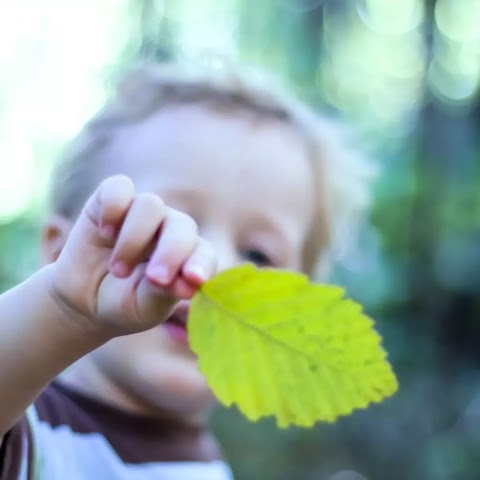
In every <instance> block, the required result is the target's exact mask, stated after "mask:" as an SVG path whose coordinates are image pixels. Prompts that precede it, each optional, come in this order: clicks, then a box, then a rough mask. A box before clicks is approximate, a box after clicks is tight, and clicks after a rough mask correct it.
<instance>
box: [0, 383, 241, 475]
mask: <svg viewBox="0 0 480 480" xmlns="http://www.w3.org/2000/svg"><path fill="white" fill-rule="evenodd" d="M34 475H35V476H34ZM28 478H30V479H35V480H37V479H45V480H46V479H48V480H56V479H64V478H68V479H69V480H86V479H90V478H102V479H105V480H107V479H122V480H123V479H125V480H130V479H135V480H137V479H138V480H140V479H147V478H148V479H149V480H155V479H159V480H160V479H168V480H174V479H175V480H176V479H178V480H180V479H186V478H188V479H192V480H195V479H199V480H200V479H202V480H203V479H205V480H207V479H208V480H214V479H215V480H227V479H228V480H230V479H231V478H232V477H231V473H230V470H229V469H228V467H227V466H226V464H225V463H224V462H223V461H222V460H221V455H220V452H219V449H218V446H217V444H216V442H215V440H214V438H213V437H212V435H211V434H210V433H209V432H208V431H206V430H205V429H204V428H201V427H193V426H185V425H182V424H179V423H176V422H168V421H164V420H162V421H160V420H152V419H150V418H145V417H140V416H136V415H133V414H129V413H125V412H123V411H120V410H117V409H115V408H113V407H111V406H109V405H106V404H103V403H100V402H98V401H96V400H93V399H91V398H89V397H87V396H85V395H82V394H80V393H78V392H76V391H74V390H72V389H71V388H68V387H66V386H65V385H63V384H61V383H60V382H54V383H52V384H51V385H50V386H49V387H48V388H47V389H46V390H45V391H44V392H43V394H42V395H41V396H40V397H39V398H38V400H37V401H36V402H35V404H34V406H33V408H31V409H30V410H29V412H28V414H27V415H26V416H25V417H24V418H22V420H21V421H20V422H19V423H18V424H17V425H16V426H15V427H14V428H13V429H12V430H11V431H10V432H9V433H8V434H7V436H6V437H5V439H4V444H3V446H2V448H1V450H0V480H17V479H18V480H27V479H28Z"/></svg>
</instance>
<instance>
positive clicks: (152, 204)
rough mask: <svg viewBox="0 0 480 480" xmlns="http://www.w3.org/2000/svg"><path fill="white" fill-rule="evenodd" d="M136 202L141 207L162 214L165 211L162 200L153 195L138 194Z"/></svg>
mask: <svg viewBox="0 0 480 480" xmlns="http://www.w3.org/2000/svg"><path fill="white" fill-rule="evenodd" d="M136 201H137V202H138V203H139V204H141V205H143V206H147V207H149V208H152V209H155V210H160V211H162V212H163V211H164V210H165V209H166V207H165V203H164V202H163V200H162V199H161V198H160V197H159V196H158V195H156V194H154V193H139V194H137V196H136Z"/></svg>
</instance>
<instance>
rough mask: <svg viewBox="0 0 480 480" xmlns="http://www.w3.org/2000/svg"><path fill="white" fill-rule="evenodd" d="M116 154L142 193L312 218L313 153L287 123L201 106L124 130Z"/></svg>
mask: <svg viewBox="0 0 480 480" xmlns="http://www.w3.org/2000/svg"><path fill="white" fill-rule="evenodd" d="M110 153H111V154H112V161H113V159H115V163H116V164H117V166H118V167H119V169H120V170H122V173H126V174H128V175H130V176H131V177H132V178H133V179H134V181H135V183H136V184H137V187H138V188H141V189H145V190H147V189H148V190H159V191H160V193H162V192H164V191H165V190H166V189H167V190H169V191H172V190H185V191H186V190H188V191H190V192H199V193H200V192H204V191H208V193H209V195H211V196H213V197H216V200H217V201H218V202H221V203H222V204H224V205H225V206H226V207H227V206H229V205H230V203H231V202H234V203H236V204H237V205H238V204H239V203H241V204H245V205H246V206H249V207H250V208H252V209H256V210H257V211H260V210H269V212H270V213H271V214H273V213H275V215H279V217H285V216H287V215H294V216H297V215H298V213H299V211H302V212H303V214H304V215H306V216H309V215H311V214H312V212H311V211H312V209H313V206H312V205H313V203H314V186H313V178H312V177H313V175H312V168H311V164H310V159H309V158H308V154H307V145H306V142H305V141H304V139H303V138H302V137H301V135H300V134H299V133H298V132H297V131H296V129H295V128H293V127H292V126H291V125H289V124H288V123H286V122H284V121H281V120H275V119H266V118H263V117H259V116H256V115H255V114H253V113H250V112H243V111H239V112H218V111H215V110H213V109H211V108H208V107H205V106H201V105H197V106H196V105H188V106H176V107H168V108H165V109H163V110H161V111H159V112H157V113H155V114H154V115H152V116H151V117H148V118H146V119H143V120H142V121H140V122H137V123H135V124H132V125H128V126H124V127H121V129H120V130H119V131H118V134H117V135H116V138H115V140H114V143H113V146H112V149H111V152H110Z"/></svg>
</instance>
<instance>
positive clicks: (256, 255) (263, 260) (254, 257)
mask: <svg viewBox="0 0 480 480" xmlns="http://www.w3.org/2000/svg"><path fill="white" fill-rule="evenodd" d="M242 255H243V258H245V260H246V261H247V262H252V263H254V264H255V265H257V266H259V267H271V266H273V261H272V259H271V258H270V257H269V256H268V255H267V254H266V253H265V252H263V251H262V250H258V249H256V248H247V249H245V250H243V251H242Z"/></svg>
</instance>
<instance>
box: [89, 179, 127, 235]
mask: <svg viewBox="0 0 480 480" xmlns="http://www.w3.org/2000/svg"><path fill="white" fill-rule="evenodd" d="M134 192H135V187H134V185H133V182H132V180H131V179H130V178H128V177H126V176H125V175H115V176H112V177H109V178H107V179H105V180H104V181H103V182H102V183H101V184H100V186H99V187H98V188H97V190H96V191H95V193H94V194H93V195H92V196H91V197H90V198H89V199H88V201H87V203H86V205H85V208H84V211H83V213H84V214H85V216H86V217H87V218H88V219H89V220H90V222H91V223H93V225H94V226H95V227H97V228H100V233H101V235H102V236H103V237H104V238H106V239H108V240H113V238H114V237H115V234H116V232H117V230H118V228H119V227H120V225H121V222H122V220H123V218H124V216H125V214H126V212H127V210H128V208H129V206H130V203H131V202H132V200H133V196H134Z"/></svg>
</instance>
